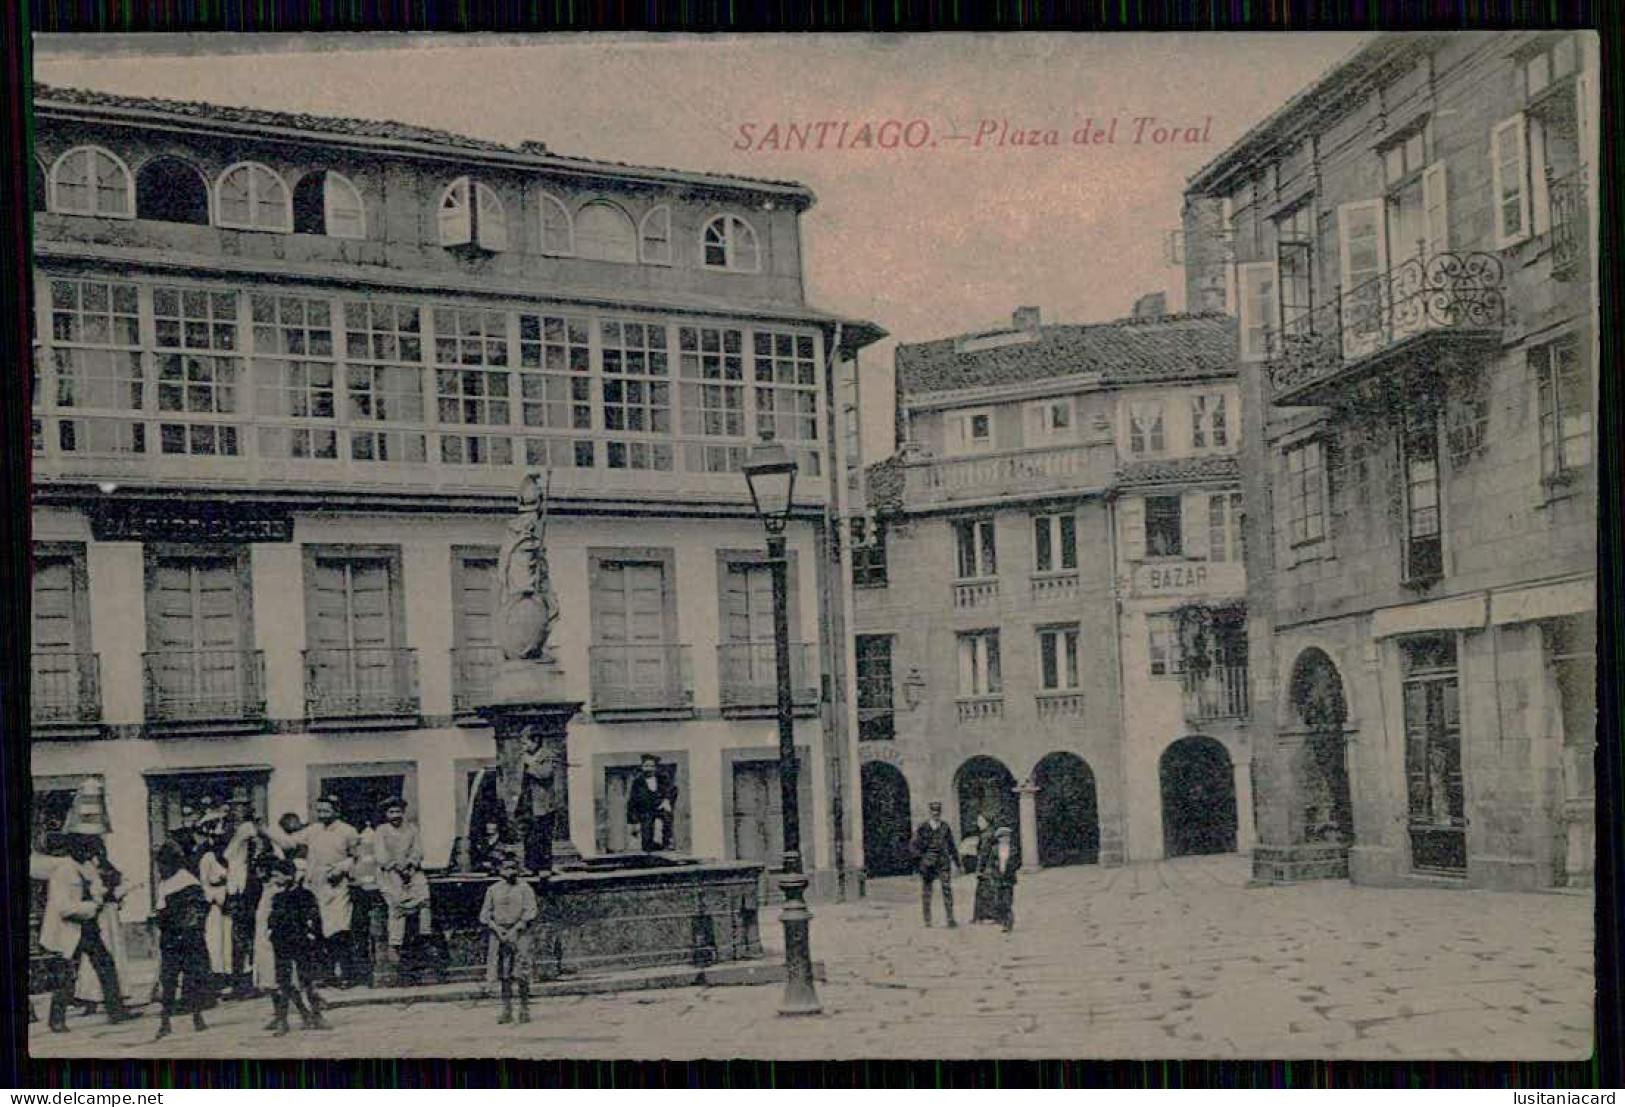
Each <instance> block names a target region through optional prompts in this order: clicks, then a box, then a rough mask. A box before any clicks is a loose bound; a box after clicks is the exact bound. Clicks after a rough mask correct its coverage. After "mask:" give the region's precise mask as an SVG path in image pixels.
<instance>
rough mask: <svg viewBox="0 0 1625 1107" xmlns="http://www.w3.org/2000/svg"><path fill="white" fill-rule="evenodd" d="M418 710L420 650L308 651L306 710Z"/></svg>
mask: <svg viewBox="0 0 1625 1107" xmlns="http://www.w3.org/2000/svg"><path fill="white" fill-rule="evenodd" d="M417 713H418V652H417V650H414V649H403V648H398V647H394V646H355V647H344V648H339V647H325V646H324V647H321V648H318V649H309V650H306V651H305V714H306V715H307V716H308V717H309V718H311V719H315V720H327V719H358V718H384V717H394V716H409V715H416V714H417Z"/></svg>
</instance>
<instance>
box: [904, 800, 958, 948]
mask: <svg viewBox="0 0 1625 1107" xmlns="http://www.w3.org/2000/svg"><path fill="white" fill-rule="evenodd" d="M930 810H931V817H930V818H929V819H926V820H925V822H923V823H921V824H920V826H919V829H918V830H916V831H915V832H914V859H915V860H916V861H917V862H918V863H919V866H920V903H921V906H922V907H923V908H924V910H925V925H926V926H930V925H931V885H932V883H934V882H935V881H937V880H941V881H942V907H943V910H944V911H946V912H947V915H948V929H950V930H952V929H954V928H955V927H957V926H958V925H959V924H958V923H956V922H954V883H953V881H954V866H955V865H957V864H959V851H958V850H957V849H956V848H955V847H954V832H953V831H952V830H949V829H948V824H947V823H945V822H943V821H942V804H941V803H939V802H937V801H935V800H933V801H932V802H931V805H930Z"/></svg>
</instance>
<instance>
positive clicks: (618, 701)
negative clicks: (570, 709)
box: [587, 642, 694, 716]
mask: <svg viewBox="0 0 1625 1107" xmlns="http://www.w3.org/2000/svg"><path fill="white" fill-rule="evenodd" d="M587 656H588V663H589V667H590V668H591V679H592V710H593V713H594V714H595V715H611V716H613V715H614V714H616V713H617V712H651V711H652V712H691V711H693V710H694V681H693V677H692V676H691V667H690V664H689V648H688V647H687V646H680V645H668V644H666V643H663V642H655V643H638V644H623V645H612V646H592V647H590V648H589V649H588V651H587Z"/></svg>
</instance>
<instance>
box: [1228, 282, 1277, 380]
mask: <svg viewBox="0 0 1625 1107" xmlns="http://www.w3.org/2000/svg"><path fill="white" fill-rule="evenodd" d="M1275 284H1276V267H1275V263H1274V262H1273V261H1253V262H1246V263H1244V264H1241V265H1238V266H1236V315H1237V317H1238V318H1239V320H1240V323H1241V360H1242V361H1262V360H1264V358H1265V357H1267V356H1268V355H1269V352H1270V351H1269V343H1270V335H1272V334H1275V333H1278V332H1279V331H1280V329H1281V321H1280V318H1279V317H1278V311H1279V308H1280V298H1279V296H1278V295H1277V293H1276V291H1275Z"/></svg>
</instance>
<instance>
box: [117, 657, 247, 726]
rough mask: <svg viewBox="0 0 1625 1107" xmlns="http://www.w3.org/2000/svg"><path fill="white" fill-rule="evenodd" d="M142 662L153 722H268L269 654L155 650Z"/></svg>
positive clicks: (149, 711)
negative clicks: (266, 697) (266, 707)
mask: <svg viewBox="0 0 1625 1107" xmlns="http://www.w3.org/2000/svg"><path fill="white" fill-rule="evenodd" d="M141 660H142V665H143V667H144V669H145V672H146V687H147V721H148V722H149V723H202V722H254V721H257V720H260V719H263V718H265V654H264V653H263V652H262V651H260V650H153V651H151V652H149V653H144V654H142V655H141Z"/></svg>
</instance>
